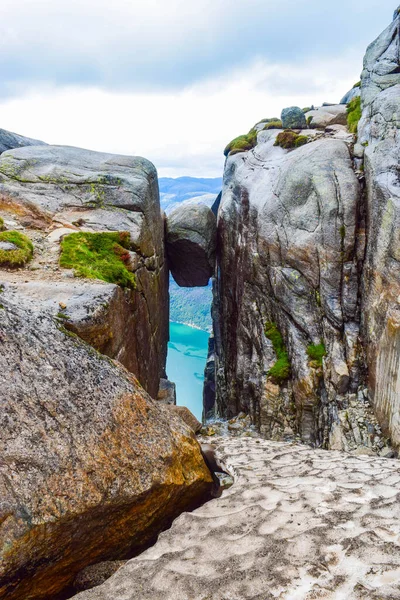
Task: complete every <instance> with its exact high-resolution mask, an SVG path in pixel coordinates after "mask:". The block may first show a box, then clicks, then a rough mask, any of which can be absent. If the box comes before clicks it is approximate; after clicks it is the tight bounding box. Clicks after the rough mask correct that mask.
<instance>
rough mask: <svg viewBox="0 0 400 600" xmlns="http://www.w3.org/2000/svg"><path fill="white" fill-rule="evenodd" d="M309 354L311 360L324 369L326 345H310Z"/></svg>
mask: <svg viewBox="0 0 400 600" xmlns="http://www.w3.org/2000/svg"><path fill="white" fill-rule="evenodd" d="M307 354H308V357H309V358H310V360H311V361H312V362H314V363H315V366H317V367H322V359H323V358H324V356H325V354H326V350H325V345H324V344H323V343H322V342H321V343H320V344H310V345H309V346H308V347H307Z"/></svg>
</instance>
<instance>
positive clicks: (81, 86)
mask: <svg viewBox="0 0 400 600" xmlns="http://www.w3.org/2000/svg"><path fill="white" fill-rule="evenodd" d="M396 5H397V3H396V0H395V1H394V2H393V1H392V0H363V1H361V0H336V1H335V2H328V3H327V2H321V0H307V1H305V0H297V1H296V0H242V1H240V0H107V1H106V0H79V1H77V0H1V2H0V127H1V128H3V129H8V130H10V131H14V132H17V133H20V134H22V135H27V136H29V137H34V138H37V139H41V140H44V141H46V142H48V143H51V144H65V145H71V146H80V147H84V148H90V149H92V150H98V151H104V152H114V153H119V154H129V155H140V156H144V157H146V158H148V159H150V160H151V161H152V162H153V163H154V164H155V165H156V167H157V169H158V172H159V175H160V176H170V177H178V176H182V175H192V176H195V177H219V176H221V174H222V170H223V163H224V157H223V149H224V147H225V145H226V144H227V143H228V142H229V141H230V140H231V139H232V138H234V137H236V136H237V135H240V134H242V133H247V131H248V130H249V129H250V128H251V127H252V126H253V125H254V124H255V123H256V122H257V121H259V120H261V119H263V118H267V117H274V116H277V117H279V115H280V112H281V109H282V108H284V107H286V106H293V105H294V106H300V107H304V106H309V105H311V104H314V105H316V106H317V105H319V104H322V102H339V101H340V98H341V97H342V96H343V95H344V94H345V92H346V91H347V90H348V89H349V88H351V87H352V85H353V84H354V83H355V82H356V81H358V80H359V76H360V72H361V69H362V59H363V55H364V53H365V49H366V47H367V45H368V44H369V43H370V42H372V41H373V40H374V39H375V38H376V37H377V35H379V33H380V32H381V31H382V30H383V29H385V27H387V25H389V23H390V21H391V19H392V15H393V12H394V10H395V8H396Z"/></svg>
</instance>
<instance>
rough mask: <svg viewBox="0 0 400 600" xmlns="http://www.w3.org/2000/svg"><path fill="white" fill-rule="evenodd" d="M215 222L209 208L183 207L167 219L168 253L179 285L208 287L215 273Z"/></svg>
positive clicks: (199, 206) (171, 267)
mask: <svg viewBox="0 0 400 600" xmlns="http://www.w3.org/2000/svg"><path fill="white" fill-rule="evenodd" d="M215 247H216V218H215V215H214V213H213V212H212V210H211V209H210V208H208V207H207V206H201V205H198V206H182V207H178V208H176V209H175V210H174V211H172V212H171V214H170V215H168V219H167V253H168V261H169V267H170V269H171V273H172V275H173V277H174V279H175V281H176V283H177V284H178V285H180V286H182V287H194V286H204V285H207V284H208V282H209V279H210V277H211V275H212V273H213V270H214V264H215Z"/></svg>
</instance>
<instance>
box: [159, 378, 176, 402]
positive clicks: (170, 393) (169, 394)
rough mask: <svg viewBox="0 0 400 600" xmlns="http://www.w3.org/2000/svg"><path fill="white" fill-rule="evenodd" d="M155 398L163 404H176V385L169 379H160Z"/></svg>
mask: <svg viewBox="0 0 400 600" xmlns="http://www.w3.org/2000/svg"><path fill="white" fill-rule="evenodd" d="M157 400H158V401H159V402H162V403H163V404H174V405H175V404H176V385H175V383H173V382H172V381H169V379H160V387H159V390H158V394H157Z"/></svg>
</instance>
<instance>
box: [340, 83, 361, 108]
mask: <svg viewBox="0 0 400 600" xmlns="http://www.w3.org/2000/svg"><path fill="white" fill-rule="evenodd" d="M360 94H361V89H360V87H359V86H356V87H352V88H351V90H349V91H348V92H347V93H346V94H345V95H344V96H343V98H342V99H341V101H340V104H348V103H349V102H350V100H353V99H354V98H358V97H359V96H360Z"/></svg>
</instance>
